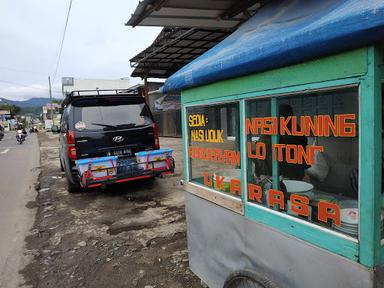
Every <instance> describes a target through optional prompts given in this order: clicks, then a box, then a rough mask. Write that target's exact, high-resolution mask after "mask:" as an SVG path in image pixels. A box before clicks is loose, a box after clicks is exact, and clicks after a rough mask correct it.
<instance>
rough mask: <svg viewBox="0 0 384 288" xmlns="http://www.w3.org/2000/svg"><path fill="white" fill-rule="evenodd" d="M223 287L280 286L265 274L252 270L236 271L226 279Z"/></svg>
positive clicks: (259, 287)
mask: <svg viewBox="0 0 384 288" xmlns="http://www.w3.org/2000/svg"><path fill="white" fill-rule="evenodd" d="M223 288H278V287H277V286H276V285H275V284H274V283H273V282H272V281H271V280H269V279H268V278H267V277H265V276H264V275H262V274H260V273H257V272H251V271H239V272H234V273H232V274H231V275H229V277H228V278H227V280H226V281H225V284H224V287H223Z"/></svg>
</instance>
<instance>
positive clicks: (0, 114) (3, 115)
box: [0, 110, 11, 121]
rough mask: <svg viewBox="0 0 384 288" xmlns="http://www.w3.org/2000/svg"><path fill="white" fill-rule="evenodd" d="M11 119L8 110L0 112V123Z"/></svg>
mask: <svg viewBox="0 0 384 288" xmlns="http://www.w3.org/2000/svg"><path fill="white" fill-rule="evenodd" d="M10 118H11V111H10V110H0V121H5V120H8V119H10Z"/></svg>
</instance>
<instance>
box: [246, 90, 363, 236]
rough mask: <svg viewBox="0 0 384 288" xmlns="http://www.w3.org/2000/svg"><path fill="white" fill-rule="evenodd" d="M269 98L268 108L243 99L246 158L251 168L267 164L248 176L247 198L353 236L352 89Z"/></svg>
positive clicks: (355, 121) (355, 189)
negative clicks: (273, 100) (245, 110)
mask: <svg viewBox="0 0 384 288" xmlns="http://www.w3.org/2000/svg"><path fill="white" fill-rule="evenodd" d="M275 100H276V101H275V102H274V103H272V105H271V106H272V107H271V109H269V110H268V109H262V110H260V109H258V108H257V107H258V106H259V107H260V106H263V105H264V102H265V100H253V101H249V102H248V103H247V107H249V108H248V109H250V111H249V116H248V117H247V119H246V121H247V123H248V130H247V131H246V132H247V134H248V145H250V146H251V149H248V152H247V153H248V159H250V158H252V160H254V158H256V159H255V160H254V161H253V163H252V167H254V168H253V169H255V170H256V172H257V167H259V165H258V164H257V162H262V163H263V167H268V168H267V172H264V171H263V173H255V175H253V177H248V200H249V201H250V202H254V203H256V204H258V205H263V206H267V207H269V208H270V209H274V210H277V211H280V212H282V213H286V214H289V215H291V216H293V217H298V218H301V219H303V220H306V221H310V222H312V223H315V224H318V225H321V226H323V227H326V228H329V229H332V230H336V231H338V232H340V233H344V234H347V235H349V236H352V237H357V235H358V220H359V213H358V160H359V154H358V150H359V149H358V145H359V141H358V114H359V109H358V108H359V106H358V88H357V87H356V88H344V89H338V90H333V91H322V92H311V93H305V94H298V95H290V96H284V97H277V98H276V99H275ZM258 111H260V112H258ZM265 111H274V113H272V116H271V114H268V113H266V112H265ZM252 137H258V138H259V137H260V138H259V139H260V140H259V142H258V143H254V141H250V140H249V139H250V138H252ZM254 151H256V152H254ZM257 151H259V153H257ZM249 162H250V161H249V160H248V170H249V169H250V167H249ZM270 167H275V168H274V169H271V168H270ZM271 171H272V172H271ZM260 175H263V176H262V177H261V176H260ZM267 178H269V179H267ZM272 183H275V184H274V185H272Z"/></svg>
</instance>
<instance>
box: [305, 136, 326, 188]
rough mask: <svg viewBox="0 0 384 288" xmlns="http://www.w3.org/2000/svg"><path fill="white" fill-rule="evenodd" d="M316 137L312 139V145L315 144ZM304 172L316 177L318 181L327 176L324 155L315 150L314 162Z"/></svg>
mask: <svg viewBox="0 0 384 288" xmlns="http://www.w3.org/2000/svg"><path fill="white" fill-rule="evenodd" d="M316 142H317V139H316V138H315V140H314V141H313V144H312V145H316ZM305 172H306V173H307V174H308V175H309V176H310V177H313V178H316V179H317V180H319V181H320V182H323V181H324V180H325V178H327V175H328V172H329V167H328V164H327V161H326V160H325V157H324V155H323V154H322V153H321V152H319V151H316V152H315V156H314V163H313V165H312V166H311V167H309V168H308V169H307V170H305Z"/></svg>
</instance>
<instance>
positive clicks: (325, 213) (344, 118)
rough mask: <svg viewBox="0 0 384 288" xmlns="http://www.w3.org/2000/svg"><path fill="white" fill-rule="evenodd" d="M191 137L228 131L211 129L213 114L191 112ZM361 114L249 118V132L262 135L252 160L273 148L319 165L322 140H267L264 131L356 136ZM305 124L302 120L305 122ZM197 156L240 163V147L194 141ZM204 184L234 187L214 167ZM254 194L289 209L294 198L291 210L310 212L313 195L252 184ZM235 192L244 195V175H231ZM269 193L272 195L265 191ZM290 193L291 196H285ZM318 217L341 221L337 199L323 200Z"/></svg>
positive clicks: (214, 138) (252, 147)
mask: <svg viewBox="0 0 384 288" xmlns="http://www.w3.org/2000/svg"><path fill="white" fill-rule="evenodd" d="M188 120H189V127H190V140H191V141H192V142H200V143H201V142H206V143H223V142H224V139H223V134H224V131H223V130H214V129H206V127H207V123H209V122H208V121H209V119H208V118H207V117H206V116H205V115H204V114H192V115H189V119H188ZM355 121H356V115H355V114H336V115H334V116H330V115H315V116H301V117H296V116H288V117H252V118H247V119H246V121H245V131H244V132H245V133H246V135H248V136H252V137H259V141H255V142H253V141H248V143H247V152H248V153H247V154H248V158H249V159H253V160H255V159H257V160H266V159H267V156H268V153H271V156H272V159H273V160H275V161H278V162H285V163H289V164H297V165H302V164H307V165H309V166H311V165H313V164H314V159H315V154H316V153H323V152H324V151H325V149H324V147H323V146H321V145H307V146H305V147H304V146H302V145H295V144H282V143H275V144H271V143H269V144H267V143H265V142H264V141H263V140H262V139H263V136H306V137H356V123H355ZM299 124H300V125H299ZM188 152H189V157H190V158H191V159H199V160H203V161H211V162H215V163H222V164H226V165H232V166H237V167H238V166H240V152H239V151H232V150H225V149H224V150H223V149H219V148H213V147H201V146H196V145H195V146H193V145H191V146H190V147H189V149H188ZM203 175H204V180H203V183H204V185H206V186H208V187H212V188H214V189H216V190H219V191H223V192H225V191H228V190H227V187H226V186H225V185H224V180H225V177H224V176H219V175H215V174H214V172H206V173H203ZM247 188H248V199H249V200H250V201H254V202H257V203H262V202H263V199H265V196H266V198H267V203H268V206H269V207H274V208H276V207H277V208H278V209H280V210H287V207H286V205H287V204H286V203H287V200H289V202H290V211H291V212H292V213H294V214H295V215H297V216H303V217H308V216H309V215H310V213H311V212H310V211H311V210H310V199H309V198H308V197H306V196H303V195H296V194H290V195H286V194H284V193H283V192H282V191H279V190H275V189H267V191H263V187H262V186H260V185H257V184H252V183H249V184H248V187H247ZM229 192H230V193H232V194H233V195H236V196H241V195H242V187H241V181H240V179H234V178H231V179H230V181H229ZM264 193H267V195H263V194H264ZM285 197H287V198H288V199H285ZM317 219H318V221H320V222H324V223H327V222H328V221H329V220H332V221H333V222H334V224H335V225H337V226H340V225H341V221H340V207H339V206H338V205H337V204H335V203H331V202H327V201H323V200H321V201H319V202H318V203H317Z"/></svg>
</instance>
